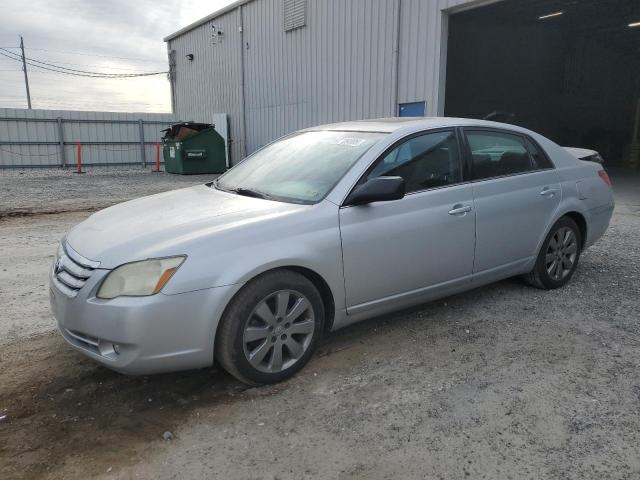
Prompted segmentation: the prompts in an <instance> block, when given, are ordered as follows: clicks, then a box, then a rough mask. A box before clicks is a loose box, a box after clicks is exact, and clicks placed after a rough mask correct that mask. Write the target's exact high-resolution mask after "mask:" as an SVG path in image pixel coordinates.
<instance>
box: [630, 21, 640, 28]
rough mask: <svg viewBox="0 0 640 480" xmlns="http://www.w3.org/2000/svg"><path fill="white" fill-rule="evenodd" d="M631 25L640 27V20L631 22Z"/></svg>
mask: <svg viewBox="0 0 640 480" xmlns="http://www.w3.org/2000/svg"><path fill="white" fill-rule="evenodd" d="M629 27H631V28H635V27H640V22H632V23H630V24H629Z"/></svg>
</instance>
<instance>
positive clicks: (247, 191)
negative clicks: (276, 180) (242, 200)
mask: <svg viewBox="0 0 640 480" xmlns="http://www.w3.org/2000/svg"><path fill="white" fill-rule="evenodd" d="M229 191H230V192H233V193H237V194H238V195H244V196H245V197H254V198H262V199H265V200H269V199H270V198H271V196H270V195H268V194H266V193H262V192H259V191H257V190H253V189H251V188H243V187H237V188H232V189H230V190H229Z"/></svg>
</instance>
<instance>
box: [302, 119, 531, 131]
mask: <svg viewBox="0 0 640 480" xmlns="http://www.w3.org/2000/svg"><path fill="white" fill-rule="evenodd" d="M451 126H477V127H494V128H508V129H510V130H516V131H517V130H522V129H521V128H519V127H517V126H515V125H509V124H506V123H498V122H490V121H487V120H477V119H472V118H454V117H392V118H372V119H369V120H357V121H351V122H340V123H329V124H327V125H318V126H317V127H312V128H308V129H307V130H336V131H351V132H384V133H392V132H395V131H396V130H399V129H401V128H405V127H413V128H424V129H428V128H439V127H451Z"/></svg>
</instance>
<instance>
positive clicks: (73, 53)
mask: <svg viewBox="0 0 640 480" xmlns="http://www.w3.org/2000/svg"><path fill="white" fill-rule="evenodd" d="M0 48H9V49H14V50H15V49H17V48H18V47H0ZM25 49H26V50H37V51H41V52H49V53H62V54H67V55H82V56H85V57H100V58H115V59H118V60H135V61H138V62H146V63H155V60H148V59H146V58H133V57H115V56H112V55H100V54H98V53H82V52H70V51H68V50H49V49H47V48H35V47H26V48H25Z"/></svg>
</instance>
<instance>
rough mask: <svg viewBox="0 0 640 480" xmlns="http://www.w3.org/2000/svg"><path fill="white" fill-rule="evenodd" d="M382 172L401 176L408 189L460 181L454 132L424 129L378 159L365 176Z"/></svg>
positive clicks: (460, 175) (381, 174)
mask: <svg viewBox="0 0 640 480" xmlns="http://www.w3.org/2000/svg"><path fill="white" fill-rule="evenodd" d="M382 176H387V177H393V176H399V177H402V178H404V179H405V182H406V188H407V193H411V192H416V191H419V190H426V189H428V188H435V187H442V186H444V185H450V184H453V183H459V182H461V181H462V174H461V171H460V153H459V151H458V141H457V139H456V134H455V132H454V131H453V130H447V131H441V132H433V133H426V134H424V135H420V136H418V137H413V138H412V139H410V140H407V141H406V142H404V143H402V144H400V145H398V146H397V147H396V148H394V149H393V150H391V151H390V152H389V153H387V154H386V155H385V156H384V157H383V158H381V159H380V160H378V163H377V164H376V165H375V167H374V168H373V170H371V172H370V173H369V175H367V180H368V179H370V178H375V177H382Z"/></svg>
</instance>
